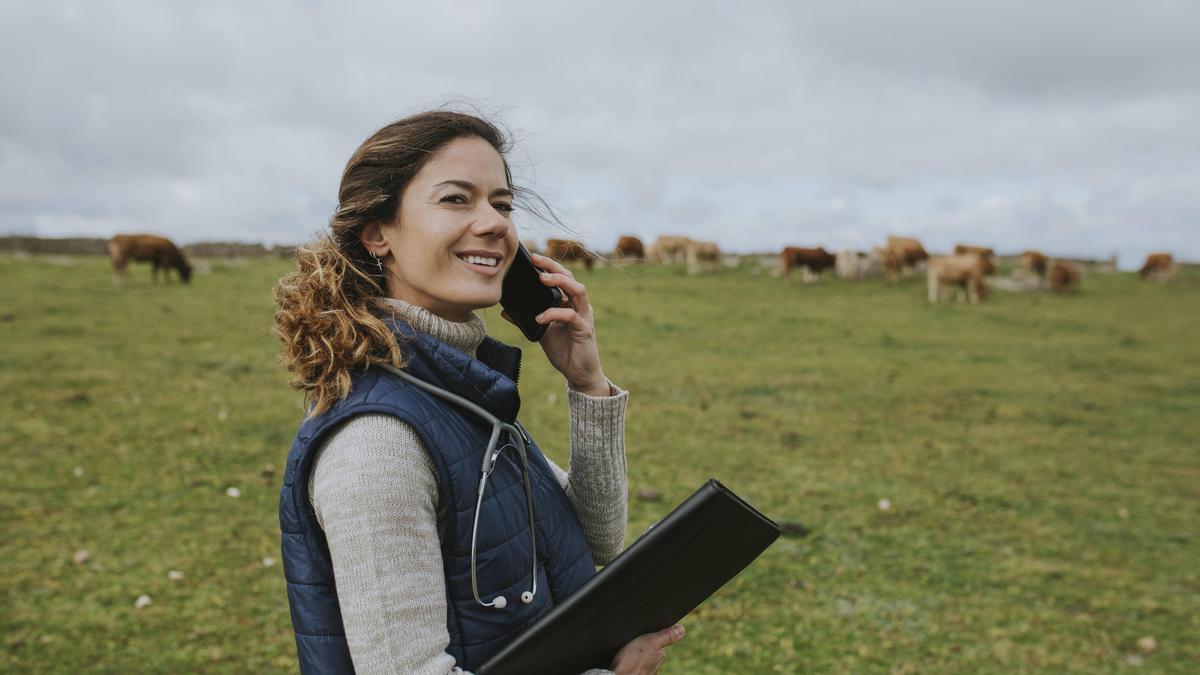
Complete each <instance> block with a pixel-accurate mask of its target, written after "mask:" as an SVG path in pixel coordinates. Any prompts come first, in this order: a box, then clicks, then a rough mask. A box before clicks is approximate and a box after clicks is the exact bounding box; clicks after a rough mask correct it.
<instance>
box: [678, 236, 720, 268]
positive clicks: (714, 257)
mask: <svg viewBox="0 0 1200 675" xmlns="http://www.w3.org/2000/svg"><path fill="white" fill-rule="evenodd" d="M686 257H687V271H688V274H699V273H700V272H702V271H703V270H704V269H705V268H707V267H709V266H714V265H716V266H719V265H720V264H721V249H720V248H719V247H718V246H717V245H716V243H715V242H711V241H696V240H688V243H687V252H686Z"/></svg>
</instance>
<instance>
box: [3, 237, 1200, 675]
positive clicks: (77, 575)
mask: <svg viewBox="0 0 1200 675" xmlns="http://www.w3.org/2000/svg"><path fill="white" fill-rule="evenodd" d="M54 261H57V263H58V264H50V263H51V262H54ZM54 261H47V260H44V259H37V258H34V259H28V258H21V259H18V258H12V257H5V258H0V287H2V288H3V289H4V292H3V294H2V299H0V344H3V349H0V385H2V386H0V521H2V522H3V524H4V529H3V537H2V538H0V561H2V562H0V572H2V575H0V578H2V581H0V607H2V608H3V609H2V611H0V634H2V637H0V641H2V642H0V671H8V672H80V671H100V672H129V671H135V672H180V671H201V672H265V671H277V672H289V671H294V669H295V657H294V646H293V642H292V636H291V628H290V625H289V620H288V611H287V602H286V598H285V594H284V587H283V580H282V570H281V568H280V566H279V565H278V564H277V565H275V566H264V564H263V559H264V558H265V557H271V558H276V559H277V558H278V557H279V554H278V533H277V532H278V531H277V519H276V500H277V494H278V482H279V479H280V476H279V467H280V466H281V465H282V463H283V461H282V460H283V458H284V457H285V455H286V452H287V448H288V445H289V443H290V441H291V437H292V434H293V433H294V431H295V428H296V425H297V422H298V421H299V418H300V414H301V410H300V396H299V394H298V393H297V392H294V391H292V390H289V389H288V388H287V387H286V386H285V383H286V381H287V375H286V373H284V372H283V370H282V369H281V368H280V367H279V366H278V365H277V363H276V361H275V354H276V351H277V342H276V340H275V339H274V338H273V336H272V334H271V314H272V311H273V308H272V302H271V296H270V288H271V285H272V283H273V282H274V280H275V279H276V278H278V277H279V276H280V275H281V274H283V273H284V272H285V270H286V269H287V267H288V264H287V263H286V262H282V261H262V262H249V263H237V264H235V263H231V262H220V261H215V262H213V263H212V265H211V270H210V271H209V272H207V273H201V274H198V275H197V277H196V279H195V280H194V283H193V285H192V286H191V287H181V286H179V285H178V284H174V285H169V286H152V285H151V284H150V283H149V282H148V277H149V272H148V270H146V269H144V268H140V267H139V268H137V269H135V270H134V273H133V275H132V278H131V279H130V281H129V282H128V283H127V284H126V287H125V288H124V289H123V290H118V289H116V288H114V286H113V284H112V282H111V280H110V273H109V271H108V266H107V263H106V262H105V261H104V260H102V259H99V258H76V259H73V260H71V259H69V260H65V261H64V260H62V259H54ZM67 263H71V264H67ZM581 276H582V275H581ZM585 280H586V281H587V283H588V284H589V288H590V292H591V295H592V298H593V301H594V303H595V306H596V311H597V316H598V325H599V335H600V340H601V348H602V354H603V356H604V363H605V369H606V371H607V372H608V373H609V375H610V376H611V377H612V379H613V380H614V381H615V382H617V383H618V384H620V385H621V386H622V387H625V388H627V389H628V390H630V392H631V396H632V398H631V403H630V411H629V417H628V423H627V424H628V428H627V434H626V437H627V443H628V454H629V472H630V475H629V479H630V491H631V494H636V493H637V492H638V491H640V490H644V489H653V490H656V491H659V492H661V493H662V494H663V496H664V498H663V500H662V501H661V502H659V503H647V502H643V501H640V500H638V499H636V498H634V499H633V500H632V501H631V504H630V528H629V533H630V535H629V536H630V539H632V538H633V537H635V536H636V535H637V534H639V533H640V532H641V531H642V530H644V529H645V528H646V527H647V526H648V525H649V524H650V523H651V522H653V521H655V520H658V519H659V518H661V516H662V515H663V514H664V513H665V512H666V511H667V510H668V509H669V508H670V507H671V506H672V505H673V504H675V503H677V502H678V501H680V500H682V499H683V498H684V497H686V496H687V495H688V494H690V493H691V492H692V491H693V490H694V489H695V488H696V487H697V486H699V485H700V483H702V482H703V481H704V480H705V479H707V478H709V477H717V478H719V479H720V480H722V481H723V482H724V483H725V484H727V485H729V486H730V487H731V488H733V489H734V490H736V491H737V492H739V493H740V494H742V495H743V496H745V497H746V498H747V499H748V500H749V501H751V502H752V503H754V504H755V505H757V506H758V507H759V508H760V509H762V510H763V511H764V512H766V513H767V514H768V515H770V516H772V517H774V518H776V519H777V520H787V521H801V522H803V523H805V524H806V525H808V526H809V527H810V528H812V533H811V534H810V535H808V536H807V537H804V538H783V539H780V540H779V541H778V542H777V543H776V544H775V545H774V546H772V547H771V548H770V549H769V550H768V551H767V552H766V553H765V554H764V555H763V556H762V557H761V558H760V559H759V560H758V561H757V562H756V563H755V564H754V565H753V566H752V567H751V568H749V569H748V570H747V571H746V572H744V573H743V574H742V575H741V576H739V577H738V578H737V579H735V580H734V581H733V582H732V583H730V584H729V585H728V586H726V587H725V588H724V589H722V591H721V592H719V593H718V594H717V595H716V596H715V597H713V598H711V599H710V600H709V601H708V602H707V603H705V604H704V605H703V606H702V607H701V608H700V609H699V610H697V611H696V612H694V613H693V614H692V615H691V616H690V617H688V619H687V620H686V621H685V623H686V624H687V626H688V636H687V638H685V640H684V642H683V643H682V644H681V645H679V646H678V647H675V648H672V649H671V651H670V658H669V660H668V664H667V666H666V668H665V669H664V671H663V672H667V673H760V672H785V673H790V672H846V673H858V672H882V673H888V672H992V673H1011V672H1047V673H1054V672H1067V671H1071V672H1086V673H1104V672H1122V671H1127V670H1135V669H1136V670H1140V671H1142V672H1177V673H1185V672H1196V671H1197V669H1200V644H1198V642H1197V636H1198V635H1200V530H1198V529H1197V525H1198V524H1200V449H1198V448H1200V444H1198V443H1197V438H1198V437H1200V346H1198V345H1200V342H1198V341H1197V339H1196V335H1198V334H1200V311H1198V310H1200V274H1198V273H1197V272H1196V271H1195V270H1189V271H1187V272H1185V273H1184V275H1183V276H1181V277H1180V278H1178V279H1176V281H1175V282H1174V283H1172V284H1171V285H1168V286H1160V285H1153V284H1145V283H1141V282H1140V281H1138V280H1137V278H1136V277H1135V276H1133V275H1129V274H1115V275H1103V274H1093V275H1091V276H1089V277H1087V278H1086V279H1085V281H1084V286H1083V289H1084V290H1083V291H1082V292H1081V293H1078V294H1076V295H1071V296H1064V297H1059V296H1051V295H1041V294H1037V295H1014V294H1007V293H1003V292H996V293H994V294H993V298H992V301H990V302H989V303H988V304H985V305H982V306H968V305H965V304H951V305H940V306H934V307H931V306H928V305H927V304H926V303H925V301H924V287H923V284H922V283H921V282H920V280H915V279H914V280H909V281H907V282H905V283H902V284H901V285H900V286H899V287H897V288H888V287H887V286H886V285H884V284H883V283H882V282H877V283H859V284H851V283H844V282H838V281H827V282H824V283H822V284H819V285H815V286H805V285H803V284H802V283H800V281H799V279H792V280H789V281H785V280H782V279H777V278H771V277H769V276H767V275H755V274H753V273H752V272H751V271H750V270H748V269H747V270H737V271H727V272H722V273H717V274H713V275H710V276H705V277H698V278H689V277H686V276H684V275H683V274H682V273H681V272H680V271H679V270H675V269H669V268H662V269H655V270H651V271H649V272H643V271H641V270H633V269H631V270H625V271H622V270H613V269H605V270H599V271H597V272H595V273H593V274H591V275H589V276H587V277H585ZM486 316H487V319H488V324H489V326H490V327H492V329H493V330H494V331H495V332H496V334H497V335H498V337H500V338H501V339H503V340H505V341H507V342H510V343H511V344H519V345H521V346H525V345H526V344H527V343H525V342H523V341H522V340H520V339H518V337H517V335H516V334H515V332H514V331H513V330H511V329H510V328H509V326H508V325H507V324H505V323H504V322H503V321H501V320H500V319H499V317H498V316H497V314H496V313H495V312H491V311H489V312H487V313H486ZM524 373H525V374H524V375H523V382H522V395H523V400H524V401H525V405H524V409H523V414H522V417H523V419H524V420H525V421H526V425H527V426H528V427H529V428H530V429H531V430H532V431H533V433H534V434H535V435H536V436H537V437H538V438H539V440H540V443H541V445H542V446H543V447H545V448H547V449H548V452H550V454H551V455H552V456H553V457H554V458H555V459H556V460H558V461H560V462H565V460H566V457H565V444H566V434H567V419H566V407H565V406H566V402H565V397H564V395H563V390H562V383H561V380H560V378H558V377H557V376H556V374H555V373H554V372H553V371H552V370H551V368H550V367H549V366H548V365H547V364H546V363H545V360H544V358H543V357H542V356H541V354H540V351H537V350H536V348H535V349H534V350H529V349H527V350H526V365H525V369H524ZM76 467H79V468H80V469H82V475H79V476H76V475H75V469H76ZM230 486H234V487H237V488H239V489H240V490H241V496H240V497H239V498H231V497H228V496H226V495H225V490H226V488H227V487H230ZM883 498H886V499H888V500H890V502H891V505H892V506H891V509H890V510H888V511H886V512H884V511H881V510H880V509H879V508H878V506H877V504H878V502H879V500H880V499H883ZM80 549H87V550H88V551H90V558H89V559H88V560H87V561H85V562H84V563H82V564H76V563H75V562H73V560H72V556H73V554H74V553H75V552H76V551H77V550H80ZM169 570H179V571H182V572H183V574H184V577H183V578H182V579H180V580H170V579H168V577H167V572H168V571H169ZM142 594H147V595H149V596H151V597H152V598H153V604H151V605H150V606H148V607H145V608H142V609H135V607H134V602H135V600H136V599H137V597H138V596H139V595H142ZM1144 636H1153V637H1154V638H1155V639H1156V640H1157V643H1158V648H1157V650H1156V651H1154V652H1153V653H1150V654H1142V655H1141V658H1142V659H1143V662H1142V663H1141V668H1140V669H1139V668H1135V665H1133V664H1130V663H1129V661H1128V659H1129V657H1130V656H1133V655H1137V654H1139V653H1140V652H1139V651H1138V648H1137V646H1136V642H1137V640H1138V639H1139V638H1142V637H1144ZM1134 660H1135V661H1136V660H1137V659H1134Z"/></svg>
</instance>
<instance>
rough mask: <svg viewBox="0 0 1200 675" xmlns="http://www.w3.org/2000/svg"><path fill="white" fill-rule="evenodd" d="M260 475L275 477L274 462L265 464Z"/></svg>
mask: <svg viewBox="0 0 1200 675" xmlns="http://www.w3.org/2000/svg"><path fill="white" fill-rule="evenodd" d="M259 475H260V476H262V477H263V478H274V477H275V465H274V464H264V465H263V468H262V471H260V472H259Z"/></svg>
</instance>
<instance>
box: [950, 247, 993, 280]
mask: <svg viewBox="0 0 1200 675" xmlns="http://www.w3.org/2000/svg"><path fill="white" fill-rule="evenodd" d="M967 254H974V255H977V256H979V257H980V259H981V260H983V269H984V274H995V273H996V252H995V251H994V250H992V248H991V247H990V246H971V245H970V244H955V246H954V255H967Z"/></svg>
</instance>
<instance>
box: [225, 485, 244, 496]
mask: <svg viewBox="0 0 1200 675" xmlns="http://www.w3.org/2000/svg"><path fill="white" fill-rule="evenodd" d="M225 494H226V495H227V496H229V497H241V496H242V491H241V490H239V489H237V488H235V487H227V488H225Z"/></svg>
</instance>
